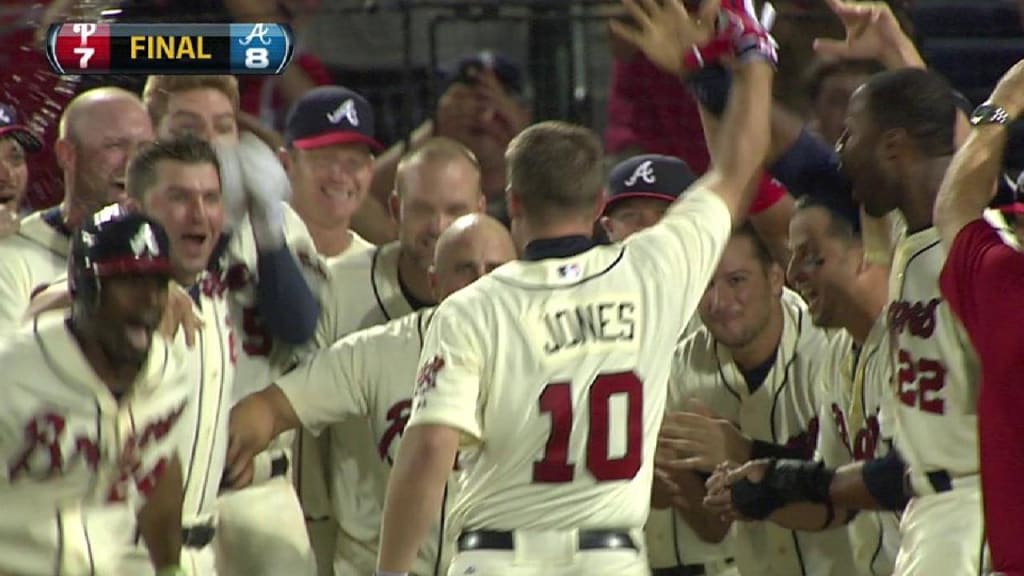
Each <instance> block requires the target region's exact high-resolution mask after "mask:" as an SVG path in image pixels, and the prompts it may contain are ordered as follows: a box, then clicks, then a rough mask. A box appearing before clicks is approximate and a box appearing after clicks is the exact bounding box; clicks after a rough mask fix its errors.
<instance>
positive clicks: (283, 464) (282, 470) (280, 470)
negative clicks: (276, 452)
mask: <svg viewBox="0 0 1024 576" xmlns="http://www.w3.org/2000/svg"><path fill="white" fill-rule="evenodd" d="M287 473H288V455H287V454H282V455H280V456H278V457H277V458H274V459H273V460H271V461H270V477H271V478H277V477H278V476H284V475H285V474H287Z"/></svg>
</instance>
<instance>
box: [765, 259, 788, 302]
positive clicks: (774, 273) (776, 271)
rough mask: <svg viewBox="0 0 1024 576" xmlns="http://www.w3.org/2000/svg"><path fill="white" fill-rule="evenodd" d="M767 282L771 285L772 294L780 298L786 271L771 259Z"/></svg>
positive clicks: (784, 283) (784, 284)
mask: <svg viewBox="0 0 1024 576" xmlns="http://www.w3.org/2000/svg"><path fill="white" fill-rule="evenodd" d="M768 282H769V283H770V285H771V287H772V294H774V295H775V296H776V297H779V298H781V297H782V289H783V288H784V287H785V286H786V272H785V271H784V270H783V269H782V266H779V263H778V262H775V261H773V262H772V265H771V268H769V269H768Z"/></svg>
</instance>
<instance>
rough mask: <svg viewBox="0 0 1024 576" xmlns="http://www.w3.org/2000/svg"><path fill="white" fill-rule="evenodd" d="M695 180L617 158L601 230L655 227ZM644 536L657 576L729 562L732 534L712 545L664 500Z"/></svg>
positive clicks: (614, 235)
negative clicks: (618, 161)
mask: <svg viewBox="0 0 1024 576" xmlns="http://www.w3.org/2000/svg"><path fill="white" fill-rule="evenodd" d="M696 179H697V178H696V176H694V175H693V173H692V172H691V171H690V169H689V167H687V165H686V163H685V162H683V161H682V160H680V159H678V158H673V157H671V156H661V155H658V154H645V155H641V156H634V157H632V158H629V159H627V160H624V161H622V162H620V163H619V164H617V165H616V166H615V167H614V168H612V171H611V173H610V174H609V176H608V195H607V198H606V200H605V204H604V211H603V215H602V216H601V220H600V222H601V226H602V228H604V230H605V233H606V234H607V236H608V238H609V239H610V240H611V241H612V242H622V241H624V240H625V239H626V238H629V237H630V236H632V235H633V234H635V233H637V232H639V231H641V230H645V229H647V228H650V227H651V226H654V225H655V224H657V223H658V222H660V221H661V219H662V218H663V217H664V216H665V211H666V210H668V207H669V206H671V205H672V202H674V201H675V199H676V198H678V197H679V194H680V193H681V192H682V191H683V190H685V189H686V188H687V187H689V186H690V184H692V183H693V181H694V180H696ZM700 326H701V324H700V318H699V317H698V316H697V315H694V317H693V319H692V320H691V321H690V323H689V324H688V325H687V326H686V329H685V330H684V331H683V334H682V335H681V338H685V337H686V336H689V335H690V334H692V333H694V332H696V331H697V330H698V329H700ZM644 539H645V542H646V545H647V558H648V561H649V563H650V565H651V570H652V572H653V573H654V574H655V576H659V575H664V576H668V575H671V574H674V573H679V572H682V573H688V572H698V571H704V573H707V574H719V573H720V571H721V570H723V569H724V567H725V566H727V565H729V564H731V563H732V559H731V556H732V554H731V539H730V538H728V537H726V539H724V540H723V541H722V542H718V543H714V544H709V543H707V542H704V541H703V540H702V539H701V538H700V537H699V536H698V535H697V533H696V532H694V531H693V528H691V527H690V525H689V524H688V523H687V522H686V521H684V520H683V519H682V518H681V517H680V516H679V515H678V514H676V513H675V512H674V511H673V510H671V509H670V508H669V507H668V505H667V504H666V505H664V506H662V505H659V506H654V507H652V508H651V513H650V516H648V518H647V525H646V526H645V528H644Z"/></svg>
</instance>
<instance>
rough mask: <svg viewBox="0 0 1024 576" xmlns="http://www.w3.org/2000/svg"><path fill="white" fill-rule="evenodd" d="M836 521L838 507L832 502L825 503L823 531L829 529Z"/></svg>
mask: <svg viewBox="0 0 1024 576" xmlns="http://www.w3.org/2000/svg"><path fill="white" fill-rule="evenodd" d="M835 519H836V507H835V506H833V505H832V503H831V502H825V524H824V525H822V527H821V529H822V530H825V529H827V528H828V527H829V526H830V525H831V524H832V521H833V520H835Z"/></svg>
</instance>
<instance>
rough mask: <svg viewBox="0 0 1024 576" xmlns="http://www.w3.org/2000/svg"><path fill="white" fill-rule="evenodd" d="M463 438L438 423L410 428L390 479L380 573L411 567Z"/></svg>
mask: <svg viewBox="0 0 1024 576" xmlns="http://www.w3.org/2000/svg"><path fill="white" fill-rule="evenodd" d="M460 434H461V432H460V431H459V430H456V429H455V428H451V427H449V426H444V425H440V424H426V425H422V426H410V427H408V428H406V430H405V433H404V434H403V435H402V443H401V445H400V446H399V448H398V458H397V459H396V460H395V466H394V468H392V470H391V475H390V478H389V479H388V491H387V498H386V499H385V501H384V514H383V516H382V523H381V535H380V555H379V556H378V559H377V570H380V571H386V572H399V573H401V572H405V571H408V570H409V569H410V568H412V565H413V563H414V562H415V561H416V555H417V553H418V552H419V549H420V543H421V542H423V539H424V538H426V536H427V532H428V531H429V530H430V526H431V525H432V524H433V523H434V522H435V521H436V519H437V515H438V513H439V511H440V510H441V501H442V500H443V499H444V487H445V483H446V482H447V481H448V477H449V476H450V475H451V471H452V468H453V467H454V466H455V457H456V454H457V452H458V448H459V435H460Z"/></svg>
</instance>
